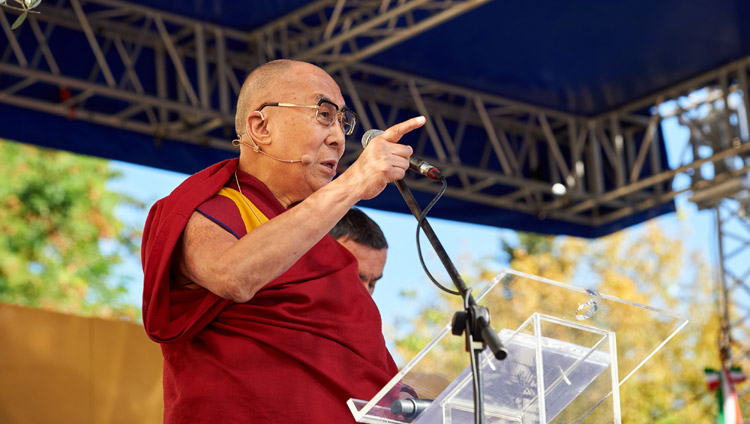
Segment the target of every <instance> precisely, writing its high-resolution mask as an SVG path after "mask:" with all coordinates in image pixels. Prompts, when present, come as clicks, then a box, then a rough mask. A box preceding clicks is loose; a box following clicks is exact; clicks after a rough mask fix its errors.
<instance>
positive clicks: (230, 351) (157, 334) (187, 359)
mask: <svg viewBox="0 0 750 424" xmlns="http://www.w3.org/2000/svg"><path fill="white" fill-rule="evenodd" d="M236 166H237V160H236V159H233V160H229V161H225V162H221V163H219V164H216V165H213V166H211V167H209V168H207V169H205V170H203V171H201V172H199V173H197V174H195V175H193V176H191V177H190V178H188V179H187V180H186V181H185V182H184V183H182V184H181V185H180V186H179V187H177V188H176V189H175V190H174V191H173V192H172V194H170V195H169V196H168V197H166V198H164V199H162V200H160V201H158V202H157V203H156V204H155V205H154V207H153V208H152V209H151V211H150V213H149V217H148V220H147V221H146V227H145V229H144V236H143V247H142V252H141V256H142V260H143V269H144V276H145V279H144V293H143V321H144V326H145V328H146V332H147V333H148V335H149V337H151V339H153V340H154V341H156V342H159V343H161V346H162V352H163V354H164V401H165V411H164V414H165V422H170V423H172V422H190V423H199V422H212V423H235V422H236V423H244V422H252V423H293V422H306V423H324V422H325V423H345V422H353V418H352V414H351V412H350V411H349V409H348V407H347V406H346V403H345V402H346V400H347V399H348V398H350V397H354V398H359V399H365V400H366V399H370V398H371V397H373V396H374V395H375V394H376V393H377V391H378V390H379V389H380V388H381V387H382V386H384V385H385V383H386V382H387V381H388V380H389V379H390V378H391V377H392V376H393V375H395V373H396V372H397V368H396V366H395V364H394V362H393V359H392V358H391V356H390V354H389V353H388V350H387V349H386V347H385V342H384V340H383V336H382V332H381V321H380V314H379V312H378V309H377V307H376V305H375V303H374V302H373V300H372V298H371V297H370V296H369V294H368V293H367V291H366V290H365V289H364V287H363V286H362V284H361V283H360V282H359V278H358V274H357V262H356V259H355V258H354V256H352V255H351V254H350V253H349V252H348V251H347V250H346V249H345V248H344V247H342V246H341V245H340V244H338V243H337V242H336V241H335V240H334V239H333V238H332V237H330V236H328V235H327V236H325V237H324V238H323V239H322V240H321V241H320V242H318V243H317V244H316V245H315V246H314V247H313V248H311V249H310V250H309V251H308V252H307V253H306V254H305V255H304V256H302V257H301V258H300V259H299V260H298V261H297V262H296V263H295V264H294V265H293V266H292V267H291V268H290V269H289V270H287V271H286V272H285V273H283V274H282V275H281V276H279V277H278V278H276V279H275V280H273V281H271V282H269V283H268V284H266V285H265V286H264V287H263V288H262V289H261V290H259V291H258V292H257V293H256V294H255V296H254V297H253V298H252V299H251V300H250V301H249V302H246V303H241V304H239V303H234V302H232V301H230V300H226V299H222V298H221V297H218V296H216V295H214V294H213V293H211V292H209V291H208V290H205V289H203V288H198V289H191V288H187V287H185V286H182V285H180V284H179V283H177V282H175V281H172V279H171V278H170V270H171V266H172V251H173V249H174V247H175V245H176V243H177V241H178V240H179V237H180V235H181V234H182V231H183V229H184V228H185V225H186V223H187V221H188V219H189V218H190V216H191V215H192V213H193V212H194V211H195V210H196V208H197V207H199V205H202V204H204V202H206V201H207V200H209V199H211V198H213V197H214V195H215V194H216V193H217V192H218V191H219V190H220V189H221V188H222V187H223V186H224V185H225V184H226V183H227V182H228V181H230V178H231V179H232V181H233V180H234V177H233V175H234V171H235V169H236ZM239 175H240V177H241V183H242V192H243V194H244V195H245V196H246V197H247V198H248V199H249V201H250V202H251V203H252V204H254V205H255V206H257V207H258V208H259V209H260V211H261V212H262V213H263V214H264V215H265V216H266V217H268V218H269V219H273V217H274V216H277V215H278V214H280V213H283V212H284V211H285V209H284V207H283V206H282V205H281V204H280V203H279V202H278V201H277V200H276V198H275V197H274V196H273V195H272V194H271V192H270V191H269V190H268V188H266V187H265V185H263V184H262V183H261V182H260V181H258V180H257V179H255V178H254V177H252V176H250V175H249V174H245V173H242V172H239ZM216 206H217V203H216V201H214V200H212V201H211V202H208V203H205V205H204V207H205V208H206V209H210V210H211V212H210V213H211V214H223V215H222V216H221V217H213V218H214V219H215V220H219V221H222V222H232V220H233V218H232V216H236V214H237V211H236V209H235V210H232V206H233V205H231V203H227V204H226V206H227V208H226V210H225V211H222V209H223V208H222V207H219V208H217V207H216ZM234 207H235V208H236V206H234ZM204 213H205V211H204ZM233 214H234V215H233ZM235 221H236V220H235ZM232 231H234V232H237V231H239V232H240V233H242V232H243V231H244V230H243V229H242V228H234V229H232ZM237 236H239V237H241V236H242V234H237ZM258 248H259V249H262V248H263V246H258Z"/></svg>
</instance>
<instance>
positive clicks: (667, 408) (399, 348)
mask: <svg viewBox="0 0 750 424" xmlns="http://www.w3.org/2000/svg"><path fill="white" fill-rule="evenodd" d="M645 227H646V228H645V229H643V228H642V229H640V230H636V231H628V232H620V233H617V234H614V235H611V236H608V237H604V238H602V239H599V240H595V241H588V240H582V239H577V238H572V237H552V236H543V235H537V234H527V233H526V234H524V233H520V234H519V236H518V243H510V242H508V241H501V244H500V250H501V253H500V254H501V255H502V254H505V259H507V260H508V263H509V264H510V266H511V267H512V268H513V269H515V270H517V271H521V272H525V273H528V274H531V275H536V276H541V277H545V278H548V279H551V280H555V281H561V282H571V283H574V284H576V285H578V286H582V287H585V288H590V289H594V290H597V291H600V292H601V293H605V294H608V295H611V296H615V297H619V298H621V299H626V300H630V301H633V302H638V303H643V304H647V305H652V306H655V307H658V308H662V309H666V310H670V311H673V312H676V313H679V314H681V315H683V316H686V317H689V319H690V323H689V325H688V326H687V327H685V328H684V329H683V330H682V331H681V332H680V333H678V335H677V336H676V337H675V338H674V339H672V340H671V341H670V342H669V343H667V344H666V345H665V347H664V348H662V350H660V351H659V352H658V353H657V354H656V355H655V356H654V357H652V358H651V359H650V360H649V361H648V362H647V363H646V365H644V367H643V368H641V369H640V370H639V371H638V372H637V373H636V374H635V375H634V376H633V377H632V378H631V379H629V380H628V381H627V382H625V383H624V384H623V385H622V387H621V406H622V410H623V417H624V422H629V423H653V422H658V423H685V422H711V421H712V420H714V417H715V415H716V412H717V406H716V401H715V397H714V394H713V393H710V392H708V390H707V387H706V383H705V378H704V375H703V368H704V367H706V366H709V367H714V368H717V367H719V357H718V347H717V346H718V345H717V338H718V333H719V320H718V317H717V312H716V311H717V307H716V299H715V296H714V295H713V285H712V278H711V275H710V271H709V268H708V266H707V264H706V262H705V258H703V257H701V255H698V254H696V253H694V252H687V251H686V250H685V248H684V242H683V241H682V240H681V239H680V236H683V237H684V235H680V236H677V237H672V236H668V235H667V234H665V233H664V231H662V229H661V228H659V227H658V226H657V224H654V223H651V224H648V225H646V226H645ZM474 274H475V275H478V276H480V278H483V277H487V276H489V275H490V274H491V273H488V272H484V270H479V271H478V272H474ZM467 284H469V285H472V284H474V285H476V284H477V282H476V281H474V282H472V281H468V280H467ZM500 300H501V301H502V303H503V304H502V305H488V306H489V307H490V309H491V310H495V309H498V308H499V309H500V310H512V311H518V310H527V309H528V310H530V311H534V310H537V308H539V307H540V305H547V306H550V305H554V304H556V303H555V302H558V303H559V302H561V301H562V299H556V298H554V297H547V298H536V299H526V300H525V301H523V302H526V303H523V302H522V301H521V299H520V298H519V297H518V296H516V297H509V298H508V299H504V300H503V299H502V298H501V299H500ZM528 302H531V303H528ZM534 302H537V303H534ZM539 302H541V303H539ZM459 308H460V304H459V303H457V302H456V301H455V300H454V299H449V298H448V297H445V296H444V297H443V298H442V301H441V302H439V303H438V304H435V305H431V306H429V307H428V308H427V309H426V310H424V311H422V312H421V313H420V314H419V315H418V316H417V318H415V320H414V322H413V323H412V324H413V325H414V328H416V331H414V332H412V334H409V335H406V336H404V337H400V338H399V339H397V340H396V353H397V354H398V355H399V356H400V357H401V358H412V357H413V356H414V355H415V354H416V353H417V352H418V351H419V350H421V349H422V347H424V345H425V343H426V342H427V341H428V338H431V337H432V336H434V335H435V334H436V332H437V331H438V330H439V328H440V327H441V326H443V325H445V323H446V322H447V321H448V320H449V319H450V317H449V316H447V314H442V315H441V314H439V313H438V311H455V310H457V309H459ZM438 315H441V316H438ZM612 319H614V320H615V322H618V323H621V324H620V326H621V327H620V329H621V330H624V331H623V334H625V335H626V336H625V337H623V338H622V339H620V338H619V336H618V340H617V342H618V346H620V347H621V348H624V349H625V351H628V346H636V345H637V344H639V343H643V342H644V341H650V339H649V338H653V337H652V336H653V335H652V334H651V332H650V331H649V328H650V325H651V324H650V323H649V322H642V321H643V320H642V319H641V318H639V317H635V316H622V317H620V316H616V317H613V318H612ZM493 324H496V325H497V326H499V327H497V328H502V326H503V324H502V323H493ZM618 331H619V330H618ZM618 334H619V333H618ZM421 335H423V336H421ZM456 339H457V340H456V347H457V350H458V351H459V352H458V353H457V354H460V355H465V352H464V351H463V349H462V348H461V345H460V341H459V340H458V338H456ZM618 350H619V349H618ZM451 355H453V353H451V352H446V353H445V354H444V356H441V358H440V360H441V364H440V367H439V368H437V369H443V370H446V369H447V367H450V366H452V365H451V364H452V363H454V361H453V357H452V356H451ZM621 359H623V360H625V359H626V358H621ZM455 363H456V364H460V365H458V366H461V367H463V366H465V363H466V362H465V360H464V361H455ZM454 372H458V371H457V370H456V371H454ZM448 374H450V373H448ZM739 389H740V391H742V387H740V388H739Z"/></svg>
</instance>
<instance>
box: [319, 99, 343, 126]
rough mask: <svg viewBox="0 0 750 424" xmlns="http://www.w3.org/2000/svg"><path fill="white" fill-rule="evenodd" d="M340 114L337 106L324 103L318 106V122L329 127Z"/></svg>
mask: <svg viewBox="0 0 750 424" xmlns="http://www.w3.org/2000/svg"><path fill="white" fill-rule="evenodd" d="M338 112H339V110H338V108H337V107H336V105H334V104H332V103H329V102H326V101H322V102H320V104H318V122H320V123H321V124H323V125H325V126H327V127H328V126H330V125H331V124H333V121H334V119H336V115H337V114H338Z"/></svg>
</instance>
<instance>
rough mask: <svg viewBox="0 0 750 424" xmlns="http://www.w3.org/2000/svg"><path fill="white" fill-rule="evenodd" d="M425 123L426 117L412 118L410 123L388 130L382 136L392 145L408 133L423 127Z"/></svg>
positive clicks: (406, 122)
mask: <svg viewBox="0 0 750 424" xmlns="http://www.w3.org/2000/svg"><path fill="white" fill-rule="evenodd" d="M425 122H426V119H425V117H424V116H417V117H416V118H411V119H409V120H408V121H404V122H401V123H399V124H396V125H394V126H392V127H390V128H388V129H387V130H385V131H384V132H383V134H381V135H380V136H381V137H383V138H384V139H386V140H388V141H390V142H391V143H397V142H398V141H399V140H401V137H403V136H404V135H405V134H406V133H408V132H411V131H413V130H415V129H417V128H419V127H421V126H422V125H424V123H425Z"/></svg>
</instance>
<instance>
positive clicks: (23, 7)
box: [0, 0, 42, 30]
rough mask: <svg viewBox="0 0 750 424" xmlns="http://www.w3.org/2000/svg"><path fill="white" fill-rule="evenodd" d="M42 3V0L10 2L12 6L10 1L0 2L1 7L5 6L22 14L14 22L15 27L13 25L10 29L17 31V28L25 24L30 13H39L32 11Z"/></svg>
mask: <svg viewBox="0 0 750 424" xmlns="http://www.w3.org/2000/svg"><path fill="white" fill-rule="evenodd" d="M41 3H42V0H10V4H9V1H8V0H0V6H4V7H6V8H8V9H14V10H18V11H20V12H21V14H20V15H19V16H18V18H16V20H15V21H14V22H13V25H11V27H10V29H11V30H15V29H16V28H18V27H20V26H21V24H23V23H24V21H25V20H26V17H27V16H28V14H29V12H31V13H39V12H36V11H33V10H31V9H34V8H36V7H37V6H39V5H40V4H41Z"/></svg>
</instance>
